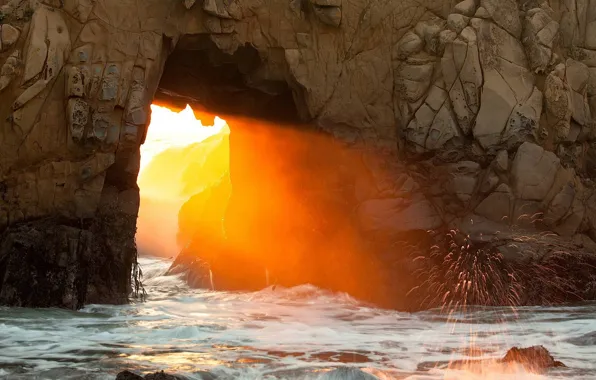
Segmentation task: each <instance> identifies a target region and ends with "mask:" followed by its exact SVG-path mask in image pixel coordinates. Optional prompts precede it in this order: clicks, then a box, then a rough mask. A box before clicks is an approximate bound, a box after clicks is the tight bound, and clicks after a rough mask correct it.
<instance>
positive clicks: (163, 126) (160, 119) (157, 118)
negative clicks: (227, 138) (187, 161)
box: [140, 104, 227, 172]
mask: <svg viewBox="0 0 596 380" xmlns="http://www.w3.org/2000/svg"><path fill="white" fill-rule="evenodd" d="M225 126H227V123H226V121H225V120H223V119H221V118H219V117H217V116H216V117H215V123H214V125H213V126H204V125H203V123H201V120H197V118H196V117H195V115H194V112H193V110H192V108H191V107H190V105H186V108H185V109H183V110H182V111H180V112H176V111H172V110H171V109H169V108H166V107H161V106H158V105H155V104H152V105H151V124H149V129H148V130H147V137H146V138H145V143H143V145H141V167H140V171H141V172H142V171H143V169H145V168H146V167H147V164H148V163H149V162H150V161H151V160H152V159H153V158H154V157H155V156H156V155H158V154H159V153H161V152H163V151H165V150H166V149H169V148H176V147H184V146H188V145H190V144H193V143H198V142H201V141H203V140H205V139H206V138H207V137H209V136H213V135H216V134H217V133H219V132H220V131H221V130H222V128H224V127H225Z"/></svg>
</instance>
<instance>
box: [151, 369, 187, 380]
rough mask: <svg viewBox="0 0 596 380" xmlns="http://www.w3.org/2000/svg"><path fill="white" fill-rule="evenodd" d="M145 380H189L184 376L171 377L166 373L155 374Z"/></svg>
mask: <svg viewBox="0 0 596 380" xmlns="http://www.w3.org/2000/svg"><path fill="white" fill-rule="evenodd" d="M145 380H187V379H186V377H184V376H176V375H170V374H169V373H165V372H164V371H161V372H155V373H152V374H149V375H146V376H145Z"/></svg>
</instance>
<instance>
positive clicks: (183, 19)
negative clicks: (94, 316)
mask: <svg viewBox="0 0 596 380" xmlns="http://www.w3.org/2000/svg"><path fill="white" fill-rule="evenodd" d="M0 5H1V7H0V23H1V25H0V36H1V45H0V65H1V72H0V74H1V76H0V147H1V149H0V230H5V232H4V235H3V237H2V243H1V244H2V248H1V249H0V303H7V304H23V305H55V306H66V307H77V306H79V305H80V304H82V303H86V302H100V301H101V302H106V301H113V302H120V301H121V300H123V299H125V298H126V295H127V294H128V292H129V291H130V286H129V285H128V284H129V279H130V273H131V270H132V269H131V268H132V267H133V266H134V261H135V254H136V253H135V248H134V231H135V221H136V215H137V210H138V188H137V186H136V175H137V172H138V163H139V145H140V144H141V142H142V141H143V138H144V134H145V130H146V127H147V125H148V119H149V117H150V115H149V104H150V103H151V101H152V99H153V96H154V94H155V92H156V90H157V87H158V85H159V81H160V77H161V74H162V71H163V70H164V65H166V60H167V59H168V56H169V55H170V53H172V52H173V51H174V50H179V51H189V50H197V49H199V48H200V49H206V50H208V51H209V52H210V53H213V54H214V53H222V52H223V53H225V54H230V55H234V54H235V53H236V52H238V51H240V50H241V49H243V48H244V47H245V46H251V49H253V50H256V52H257V53H258V54H256V55H255V57H256V58H255V57H252V58H251V61H250V62H251V64H250V65H244V66H243V65H242V62H243V57H244V56H243V55H242V54H240V55H238V54H235V55H234V57H237V59H236V64H237V65H238V66H239V67H240V71H241V73H242V75H243V79H244V82H245V84H247V85H248V86H249V87H251V88H253V89H257V90H259V91H262V92H266V93H276V87H275V84H277V83H280V82H283V83H287V85H288V86H289V88H290V89H291V91H292V96H293V100H294V103H295V105H296V108H297V111H298V113H299V115H300V116H301V117H302V119H303V120H306V121H311V122H312V123H313V124H316V125H318V126H319V127H321V128H323V129H325V130H327V131H328V132H330V133H331V134H332V135H333V136H335V138H336V139H337V140H338V141H340V142H342V143H343V144H345V145H346V146H348V147H351V146H353V147H358V148H359V149H362V148H364V150H365V151H366V150H369V151H373V152H374V153H375V156H376V157H379V156H382V157H383V159H382V161H383V160H384V161H383V162H381V163H380V164H376V163H371V162H370V160H367V159H363V160H361V161H362V162H363V165H364V168H365V169H366V171H367V177H366V178H367V184H366V191H360V192H358V194H356V195H354V194H352V196H353V197H354V198H356V199H357V204H358V208H357V213H356V214H357V220H358V223H359V225H360V230H361V231H363V232H364V233H370V234H376V235H378V234H382V235H383V236H393V235H395V234H398V233H401V232H407V231H411V230H426V229H436V228H439V227H442V226H443V227H444V226H448V227H454V226H455V227H457V228H459V229H461V230H463V231H464V232H465V233H466V234H469V235H471V236H472V238H474V239H477V240H478V241H483V239H487V235H488V238H489V239H492V238H493V237H498V238H501V239H502V238H503V234H502V233H501V234H500V235H498V236H497V234H496V231H504V230H510V229H514V228H518V227H520V228H526V229H528V230H529V231H530V233H534V232H536V231H537V228H539V229H541V230H543V231H554V232H555V233H556V234H558V235H561V236H564V237H568V238H569V239H568V240H569V241H570V242H571V241H572V240H571V238H573V237H575V238H574V240H573V241H575V242H576V243H577V244H576V245H574V247H578V249H579V248H582V247H589V246H591V245H592V244H593V242H592V241H591V240H590V238H589V237H588V236H590V237H591V238H592V239H596V194H595V193H594V190H593V187H594V186H593V183H592V179H593V178H594V177H596V145H595V143H594V141H596V124H595V119H594V116H593V115H595V114H596V0H550V1H542V2H539V1H533V0H527V1H523V0H518V1H516V0H498V1H496V0H464V1H462V2H459V3H458V2H456V1H453V0H423V1H413V0H412V1H407V0H404V1H394V0H387V1H385V0H368V1H365V0H362V1H351V2H347V1H345V0H344V1H342V0H305V1H297V0H290V1H289V2H288V1H281V0H280V1H278V0H269V1H262V0H203V1H197V2H196V3H195V1H193V0H184V1H182V0H146V1H143V2H142V4H141V3H139V2H137V1H132V0H42V1H38V0H30V1H29V0H20V1H19V0H11V1H6V0H0ZM205 41H208V42H209V47H207V48H204V47H203V46H204V45H205ZM199 45H200V46H199ZM182 75H183V74H182ZM206 103H208V101H207V102H206ZM233 136H234V129H233V126H232V136H231V139H230V149H231V166H232V183H233V188H234V190H233V195H232V198H234V197H236V199H237V198H238V197H239V196H241V195H242V194H241V193H242V191H244V190H243V189H246V188H248V187H249V186H248V185H246V181H245V182H244V183H245V185H243V179H242V176H239V175H236V178H238V181H236V179H235V178H234V160H237V161H236V162H238V160H240V159H241V158H238V157H237V156H236V158H234V150H235V148H234V144H235V143H234V137H233ZM237 141H239V140H238V139H237ZM236 144H238V142H237V143H236ZM246 154H249V153H246ZM367 154H368V153H366V152H365V153H363V157H367ZM406 163H408V165H406ZM388 167H390V168H393V167H395V168H396V169H395V170H393V169H391V170H387V168H388ZM232 204H233V203H232ZM40 220H42V221H40ZM471 221H473V223H472V222H471ZM48 225H49V226H55V227H56V228H55V231H56V232H55V233H54V234H50V235H49V236H47V237H45V238H40V237H39V236H38V234H39V231H40V229H42V230H43V229H45V228H46V227H47V226H48ZM516 226H517V227H516ZM28 231H29V232H28ZM28 234H32V235H31V238H28V237H27V236H28ZM34 235H35V236H34ZM376 235H375V236H376ZM512 236H513V235H512ZM19 239H20V240H23V241H29V242H30V243H29V244H33V245H35V244H38V245H39V246H40V247H41V246H42V245H44V242H46V243H47V244H49V242H48V240H49V241H54V240H55V244H54V245H55V246H56V247H61V248H56V249H50V248H47V247H46V248H44V249H45V250H49V251H56V250H57V251H60V252H64V254H65V255H66V256H69V257H71V259H69V260H66V259H64V260H63V259H60V258H59V257H61V256H60V255H55V256H52V255H46V256H44V260H41V261H40V260H37V259H35V255H33V254H31V253H28V254H27V255H28V256H27V257H28V258H26V259H23V258H21V256H19V255H25V253H24V252H25V251H26V252H35V251H36V247H34V246H31V247H29V248H30V249H28V250H23V249H20V248H19V247H20V246H19V243H18V241H19ZM512 239H513V237H512ZM505 240H506V239H505ZM36 242H37V243H36ZM47 244H45V246H48V245H47ZM570 244H571V243H570ZM81 245H83V246H84V248H80V249H77V248H76V247H78V246H81ZM73 247H74V248H73ZM38 251H39V253H40V255H41V254H42V252H45V251H43V250H38ZM83 252H87V253H84V254H83ZM67 253H68V254H67ZM66 256H65V257H66ZM81 257H91V258H93V260H88V259H82V258H81ZM19 260H25V261H24V262H25V264H24V266H25V267H27V268H28V269H27V270H24V271H23V272H22V273H20V274H19V275H18V276H17V277H18V278H19V280H18V281H17V280H15V277H14V276H13V272H14V269H11V268H13V266H11V265H13V264H9V263H14V262H19ZM74 265H76V266H77V268H79V266H80V273H88V275H84V276H83V275H80V276H79V275H75V276H74V277H76V278H79V277H81V278H85V281H75V280H69V281H70V282H72V284H75V285H73V287H76V289H77V290H76V291H75V292H74V293H76V294H77V296H76V297H72V296H67V295H66V293H68V292H70V293H68V294H71V293H73V291H71V290H64V289H62V287H61V286H62V285H60V286H58V288H60V289H58V288H57V290H56V291H55V292H54V293H52V295H51V296H47V297H49V298H47V297H46V296H41V295H39V294H41V293H39V292H38V291H37V290H35V289H38V288H41V287H43V286H44V285H43V284H44V282H43V281H41V280H40V278H46V279H48V278H49V280H47V281H50V282H51V281H57V280H53V279H52V278H54V277H55V278H58V277H60V276H61V275H63V274H64V273H66V272H65V271H67V270H69V271H71V272H72V271H74V272H76V273H79V269H76V270H75V269H73V268H74V267H73V266H74ZM65 268H68V269H65ZM74 272H73V273H74ZM102 273H103V275H102ZM77 276H78V277H77ZM44 281H45V280H44ZM19 282H22V283H29V284H32V285H31V286H25V287H22V286H17V285H18V284H17V283H19ZM58 282H60V281H58ZM70 288H72V287H70ZM70 288H69V289H70ZM61 289H62V290H61ZM74 293H73V294H74ZM44 297H46V298H47V300H45V301H44V300H41V298H44ZM75 299H76V301H73V300H75Z"/></svg>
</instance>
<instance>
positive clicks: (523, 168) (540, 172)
mask: <svg viewBox="0 0 596 380" xmlns="http://www.w3.org/2000/svg"><path fill="white" fill-rule="evenodd" d="M559 166H560V160H559V158H558V157H557V156H556V155H555V154H554V153H553V152H547V151H545V150H544V149H543V148H541V147H540V146H538V145H536V144H532V143H528V142H526V143H523V144H522V145H521V146H520V147H519V149H518V150H517V153H516V154H515V158H514V159H513V164H512V166H511V176H512V181H513V184H514V189H515V194H516V195H517V196H518V197H520V198H521V199H524V200H536V201H541V200H542V199H544V197H545V196H546V195H547V194H548V191H549V190H550V188H551V186H552V184H553V182H554V180H555V175H556V173H557V170H558V169H559Z"/></svg>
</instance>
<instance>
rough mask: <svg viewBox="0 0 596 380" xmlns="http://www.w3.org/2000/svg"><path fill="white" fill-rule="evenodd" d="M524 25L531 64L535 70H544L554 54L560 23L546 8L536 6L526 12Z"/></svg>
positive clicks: (524, 42)
mask: <svg viewBox="0 0 596 380" xmlns="http://www.w3.org/2000/svg"><path fill="white" fill-rule="evenodd" d="M524 25H525V28H524V33H523V37H522V42H523V44H524V46H525V48H526V51H527V52H528V59H529V60H530V66H531V68H532V70H533V71H535V72H544V71H545V70H546V68H547V66H548V65H549V64H550V62H551V59H552V56H553V52H552V48H553V42H554V39H555V37H556V35H557V33H558V31H559V23H558V22H556V21H554V20H553V19H552V18H551V16H550V15H549V14H548V12H547V11H546V10H544V9H542V8H534V9H531V10H529V11H528V13H527V14H526V18H525V24H524Z"/></svg>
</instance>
